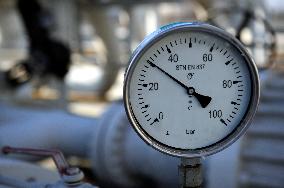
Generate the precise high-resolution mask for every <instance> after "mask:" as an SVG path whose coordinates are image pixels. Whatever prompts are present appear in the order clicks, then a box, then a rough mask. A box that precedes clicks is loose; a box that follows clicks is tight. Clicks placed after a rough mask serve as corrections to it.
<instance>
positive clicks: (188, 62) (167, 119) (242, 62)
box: [124, 23, 259, 157]
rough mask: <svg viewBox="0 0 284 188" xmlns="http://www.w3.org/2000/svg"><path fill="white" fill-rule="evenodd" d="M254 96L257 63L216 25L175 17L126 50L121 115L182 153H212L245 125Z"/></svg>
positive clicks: (158, 144)
mask: <svg viewBox="0 0 284 188" xmlns="http://www.w3.org/2000/svg"><path fill="white" fill-rule="evenodd" d="M258 100H259V80H258V73H257V69H256V66H255V64H254V62H253V61H252V59H251V58H250V56H249V54H248V53H247V51H246V50H245V48H244V47H243V46H242V45H241V44H240V42H239V41H237V40H236V39H235V38H234V37H232V36H231V35H229V34H227V33H226V32H224V31H223V30H221V29H218V28H216V27H213V26H211V25H208V24H204V23H176V24H171V25H167V26H164V27H162V28H161V29H159V30H158V31H156V32H154V33H153V34H151V35H150V36H148V37H147V38H146V39H145V40H144V41H143V42H142V43H141V44H140V45H139V46H138V48H137V49H136V51H135V52H134V53H133V56H132V57H131V59H130V64H129V67H128V69H127V71H126V76H125V82H124V102H125V107H126V112H127V114H128V117H129V119H130V121H131V123H132V125H133V127H134V129H135V130H136V132H137V133H138V134H139V135H140V136H141V138H142V139H143V140H144V141H146V142H147V143H148V144H150V145H151V146H153V147H154V148H156V149H158V150H160V151H162V152H165V153H168V154H171V155H175V156H181V157H199V156H204V155H209V154H213V153H216V152H218V151H220V150H222V149H224V148H225V147H227V146H229V145H230V144H232V143H233V142H234V141H236V140H237V139H238V138H239V137H240V136H241V135H242V134H243V133H244V132H245V130H246V129H247V126H248V124H249V122H250V120H251V119H252V117H253V116H254V114H255V111H256V108H257V104H258Z"/></svg>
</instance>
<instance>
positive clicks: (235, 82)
mask: <svg viewBox="0 0 284 188" xmlns="http://www.w3.org/2000/svg"><path fill="white" fill-rule="evenodd" d="M240 82H242V81H241V80H236V81H233V84H237V83H240Z"/></svg>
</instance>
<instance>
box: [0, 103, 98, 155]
mask: <svg viewBox="0 0 284 188" xmlns="http://www.w3.org/2000/svg"><path fill="white" fill-rule="evenodd" d="M0 108H1V109H2V110H1V114H0V122H1V124H2V125H1V126H0V147H1V148H2V147H3V146H5V145H10V146H13V147H30V148H45V149H49V148H50V149H60V150H61V151H62V152H63V153H65V154H68V155H76V156H86V152H87V147H88V140H90V138H91V136H92V131H90V130H94V129H95V125H96V119H91V118H82V117H79V116H74V115H71V114H69V113H67V112H64V111H61V110H39V109H27V108H23V109H21V107H16V108H15V107H11V106H8V105H3V104H0Z"/></svg>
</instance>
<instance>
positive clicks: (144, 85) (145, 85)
mask: <svg viewBox="0 0 284 188" xmlns="http://www.w3.org/2000/svg"><path fill="white" fill-rule="evenodd" d="M138 85H140V86H143V87H147V86H148V84H138Z"/></svg>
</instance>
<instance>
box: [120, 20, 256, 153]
mask: <svg viewBox="0 0 284 188" xmlns="http://www.w3.org/2000/svg"><path fill="white" fill-rule="evenodd" d="M181 31H183V32H184V31H185V32H186V31H195V32H196V31H201V32H207V33H209V34H213V35H217V36H219V37H220V38H223V39H224V40H226V41H227V42H229V43H230V44H232V45H233V46H235V47H236V49H237V50H238V51H239V52H240V53H241V54H242V55H243V57H244V59H245V62H246V63H247V64H248V68H249V72H250V76H251V81H252V83H251V99H250V104H249V105H248V110H247V112H246V114H245V115H244V117H243V120H242V121H241V122H240V123H239V125H238V126H237V127H236V128H235V129H234V131H233V132H232V133H230V134H229V135H228V136H226V137H225V138H223V139H222V140H221V141H219V142H216V143H214V144H212V145H210V146H205V147H203V148H198V149H187V150H186V149H178V148H174V147H171V146H167V145H166V144H163V143H161V142H159V141H157V140H155V139H154V138H152V137H151V136H150V135H149V134H147V133H146V132H145V130H144V129H143V128H142V127H141V126H140V125H139V122H138V121H137V120H136V118H135V115H134V113H133V111H132V109H131V104H130V101H129V87H130V80H131V77H132V74H133V71H134V69H135V67H136V65H137V63H138V62H139V59H140V57H141V56H142V55H143V54H144V53H145V51H146V50H147V49H148V48H149V47H150V46H152V45H153V44H155V43H156V42H157V41H159V40H160V39H162V38H163V37H165V36H167V35H169V34H171V33H174V32H181ZM123 99H124V106H125V109H126V113H127V116H128V118H129V120H130V122H131V124H132V126H133V128H134V130H135V131H136V132H137V134H138V135H139V136H140V137H141V138H142V139H143V140H144V141H145V142H146V143H147V144H149V145H151V146H152V147H154V148H155V149H157V150H159V151H161V152H163V153H166V154H169V155H173V156H178V157H187V158H194V157H202V156H207V155H211V154H214V153H217V152H219V151H221V150H223V149H225V148H227V147H228V146H230V145H231V144H232V143H234V142H235V141H236V140H238V138H239V137H240V136H242V135H243V134H244V133H245V132H246V130H247V128H248V127H249V124H250V122H251V120H252V118H253V116H254V115H255V113H256V110H257V106H258V103H259V77H258V71H257V68H256V65H255V63H254V61H253V59H252V58H251V56H250V55H249V53H248V52H247V50H246V49H245V47H244V46H243V45H242V44H241V43H240V42H239V41H238V40H237V39H236V38H235V37H233V36H231V35H230V34H228V33H227V32H225V31H224V30H222V29H219V28H217V27H215V26H212V25H209V24H206V23H200V22H193V23H191V22H190V23H174V24H170V25H166V26H163V27H161V28H160V29H159V30H157V31H156V32H154V33H152V34H150V35H149V36H148V37H146V38H145V39H144V40H143V42H142V43H141V44H140V45H139V46H138V47H137V49H136V50H135V51H134V53H133V55H132V57H131V58H130V61H129V66H128V68H127V70H126V73H125V80H124V87H123Z"/></svg>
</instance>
